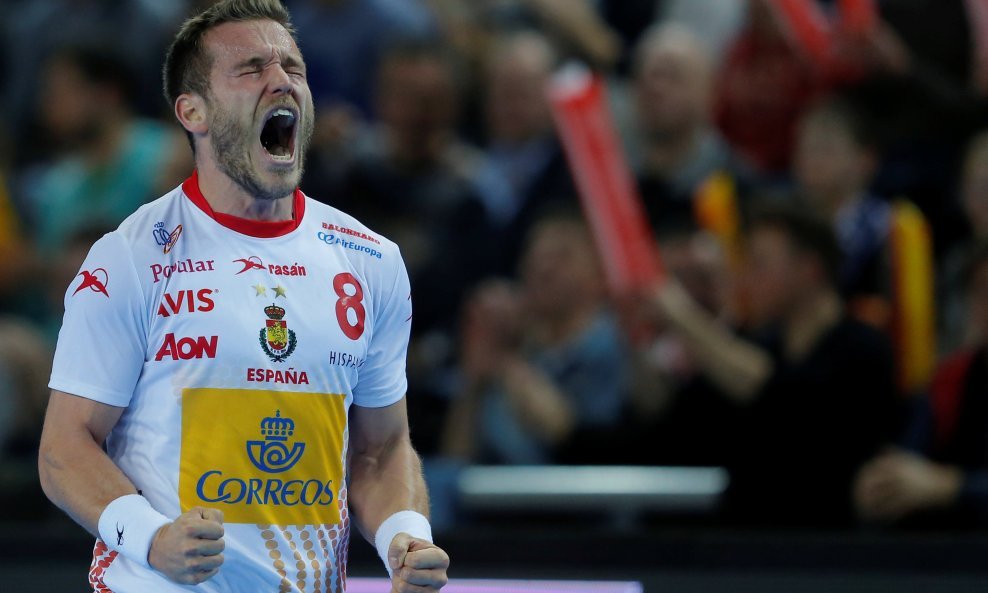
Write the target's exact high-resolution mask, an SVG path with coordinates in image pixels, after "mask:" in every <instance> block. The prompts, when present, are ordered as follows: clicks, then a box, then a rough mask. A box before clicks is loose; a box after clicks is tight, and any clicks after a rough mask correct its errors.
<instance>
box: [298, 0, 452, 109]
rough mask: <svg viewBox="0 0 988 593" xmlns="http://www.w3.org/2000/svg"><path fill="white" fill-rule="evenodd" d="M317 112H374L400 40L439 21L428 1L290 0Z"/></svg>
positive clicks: (426, 33) (432, 30) (424, 33)
mask: <svg viewBox="0 0 988 593" xmlns="http://www.w3.org/2000/svg"><path fill="white" fill-rule="evenodd" d="M286 4H287V6H288V8H289V9H290V10H291V12H292V17H293V18H292V20H293V21H294V22H295V23H296V29H297V35H298V45H299V49H300V50H301V51H302V54H303V55H304V56H305V61H306V64H307V66H308V67H307V71H308V75H307V78H308V81H309V87H310V88H311V89H312V99H313V101H314V102H315V105H316V109H317V111H322V112H324V113H325V112H328V110H332V109H336V108H340V107H341V106H344V105H345V106H348V107H350V108H352V109H353V110H355V113H356V114H357V115H359V116H360V117H363V118H369V117H370V116H371V115H372V103H373V96H374V95H373V92H374V73H375V72H376V70H377V66H378V60H380V57H381V55H382V54H383V53H384V50H385V49H386V48H387V45H388V44H389V43H391V42H392V41H394V40H395V39H401V38H408V37H423V38H424V37H427V36H429V35H432V34H434V33H435V26H436V23H435V22H434V21H433V18H432V15H431V14H430V12H429V10H428V9H427V8H426V7H425V2H423V1H422V0H289V1H288V2H286Z"/></svg>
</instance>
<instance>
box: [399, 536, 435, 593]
mask: <svg viewBox="0 0 988 593" xmlns="http://www.w3.org/2000/svg"><path fill="white" fill-rule="evenodd" d="M388 565H389V566H390V567H391V573H392V576H391V593H434V592H437V591H439V590H440V589H442V588H443V586H445V585H446V581H447V580H448V579H447V577H446V569H448V568H449V556H448V555H446V552H444V551H443V550H442V548H440V547H438V546H436V545H435V544H431V543H429V542H427V541H425V540H424V539H418V538H415V537H412V536H410V535H408V534H407V533H399V534H398V535H396V536H395V538H394V539H393V540H391V545H390V546H389V547H388Z"/></svg>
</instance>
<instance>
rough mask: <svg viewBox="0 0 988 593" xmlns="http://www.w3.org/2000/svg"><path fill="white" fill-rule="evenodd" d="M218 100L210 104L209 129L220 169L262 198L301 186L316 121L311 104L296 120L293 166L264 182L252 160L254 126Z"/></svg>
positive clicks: (281, 194)
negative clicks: (272, 180) (272, 182)
mask: <svg viewBox="0 0 988 593" xmlns="http://www.w3.org/2000/svg"><path fill="white" fill-rule="evenodd" d="M217 107H218V104H217V103H212V104H211V105H210V110H209V112H210V114H211V121H210V123H209V131H210V135H211V136H212V147H213V151H214V153H215V157H216V163H217V166H218V167H219V169H220V171H222V172H223V173H225V174H226V175H227V176H228V177H229V178H230V179H232V180H233V181H234V182H235V183H236V184H237V185H239V186H240V187H241V188H242V189H243V190H244V191H245V192H247V193H248V194H250V195H251V196H253V197H255V198H257V199H259V200H277V199H280V198H284V197H286V196H288V195H290V194H291V193H292V192H293V191H295V188H296V187H298V184H299V181H300V180H301V179H302V172H303V168H304V164H305V153H306V149H307V148H308V146H309V140H310V139H311V138H312V131H313V127H314V125H313V121H312V115H311V113H312V110H311V107H312V106H311V105H309V106H308V107H309V108H308V109H306V111H305V112H304V113H300V114H299V121H298V122H297V123H296V124H295V125H297V126H301V127H300V128H299V129H298V133H297V138H296V140H295V153H296V154H295V159H296V160H295V162H296V163H297V166H296V167H295V168H293V169H279V170H276V171H274V174H275V175H277V176H278V177H279V178H280V180H279V181H276V182H275V183H274V184H270V185H265V184H264V183H263V182H262V181H261V179H260V178H259V176H258V175H257V172H256V171H255V169H254V168H253V167H252V166H251V162H250V148H251V146H250V143H251V142H259V140H258V139H257V138H254V137H253V129H252V128H251V127H250V126H249V125H247V126H245V125H243V124H242V123H241V122H240V121H238V120H237V118H236V117H235V116H234V115H233V114H232V113H231V112H230V111H227V110H225V109H222V108H219V109H217Z"/></svg>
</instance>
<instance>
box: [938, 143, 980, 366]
mask: <svg viewBox="0 0 988 593" xmlns="http://www.w3.org/2000/svg"><path fill="white" fill-rule="evenodd" d="M960 194H961V195H960V205H961V209H962V210H963V220H964V222H965V223H966V226H967V228H966V229H965V230H966V231H967V233H966V234H961V233H958V235H955V236H954V240H955V242H954V245H953V246H952V247H951V248H950V249H949V250H948V251H947V253H946V254H945V255H944V257H943V258H942V260H941V261H940V269H939V270H938V271H939V272H940V274H939V276H940V282H939V285H940V286H939V289H940V290H939V294H938V297H939V298H938V301H939V303H940V312H941V320H942V323H943V326H942V327H943V331H942V332H941V334H940V335H941V338H942V340H941V343H942V344H943V345H944V346H945V349H944V350H943V351H945V352H949V351H952V350H955V349H957V348H959V347H961V346H970V345H972V344H974V343H976V341H977V335H976V333H977V331H979V330H978V329H977V327H976V326H975V325H972V324H970V323H968V320H967V315H966V309H967V307H966V306H965V304H964V298H963V296H964V295H963V292H964V291H963V290H961V288H962V287H963V282H962V279H961V275H962V272H963V267H964V264H965V262H966V260H967V259H968V258H969V257H970V252H971V250H972V249H973V248H974V246H975V245H977V244H979V243H980V242H982V241H984V240H986V239H988V131H982V132H980V133H979V134H977V135H975V136H974V138H972V139H971V141H970V142H969V143H968V146H967V151H966V153H965V155H964V159H963V164H962V168H961V182H960Z"/></svg>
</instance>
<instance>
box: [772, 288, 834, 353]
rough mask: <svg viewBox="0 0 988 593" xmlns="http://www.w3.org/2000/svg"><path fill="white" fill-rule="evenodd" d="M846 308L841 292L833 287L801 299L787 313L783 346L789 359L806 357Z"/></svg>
mask: <svg viewBox="0 0 988 593" xmlns="http://www.w3.org/2000/svg"><path fill="white" fill-rule="evenodd" d="M843 314H844V308H843V305H842V304H841V300H840V296H839V295H838V294H837V292H836V291H834V290H833V289H830V288H825V289H821V290H820V291H819V292H816V293H814V294H812V295H811V296H809V297H808V298H806V299H805V300H804V301H803V302H801V303H798V304H797V305H796V306H795V307H794V308H793V310H792V311H791V312H790V314H789V315H788V317H787V319H786V321H785V325H784V327H783V349H784V354H785V357H786V359H788V360H790V361H798V360H802V359H804V358H805V357H806V356H807V355H809V353H810V352H811V351H812V350H813V348H814V347H815V346H816V345H817V343H818V342H819V341H820V338H822V337H823V335H824V334H826V333H827V331H829V330H830V329H831V328H832V327H834V326H835V325H837V323H838V322H839V321H840V319H841V316H842V315H843Z"/></svg>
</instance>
